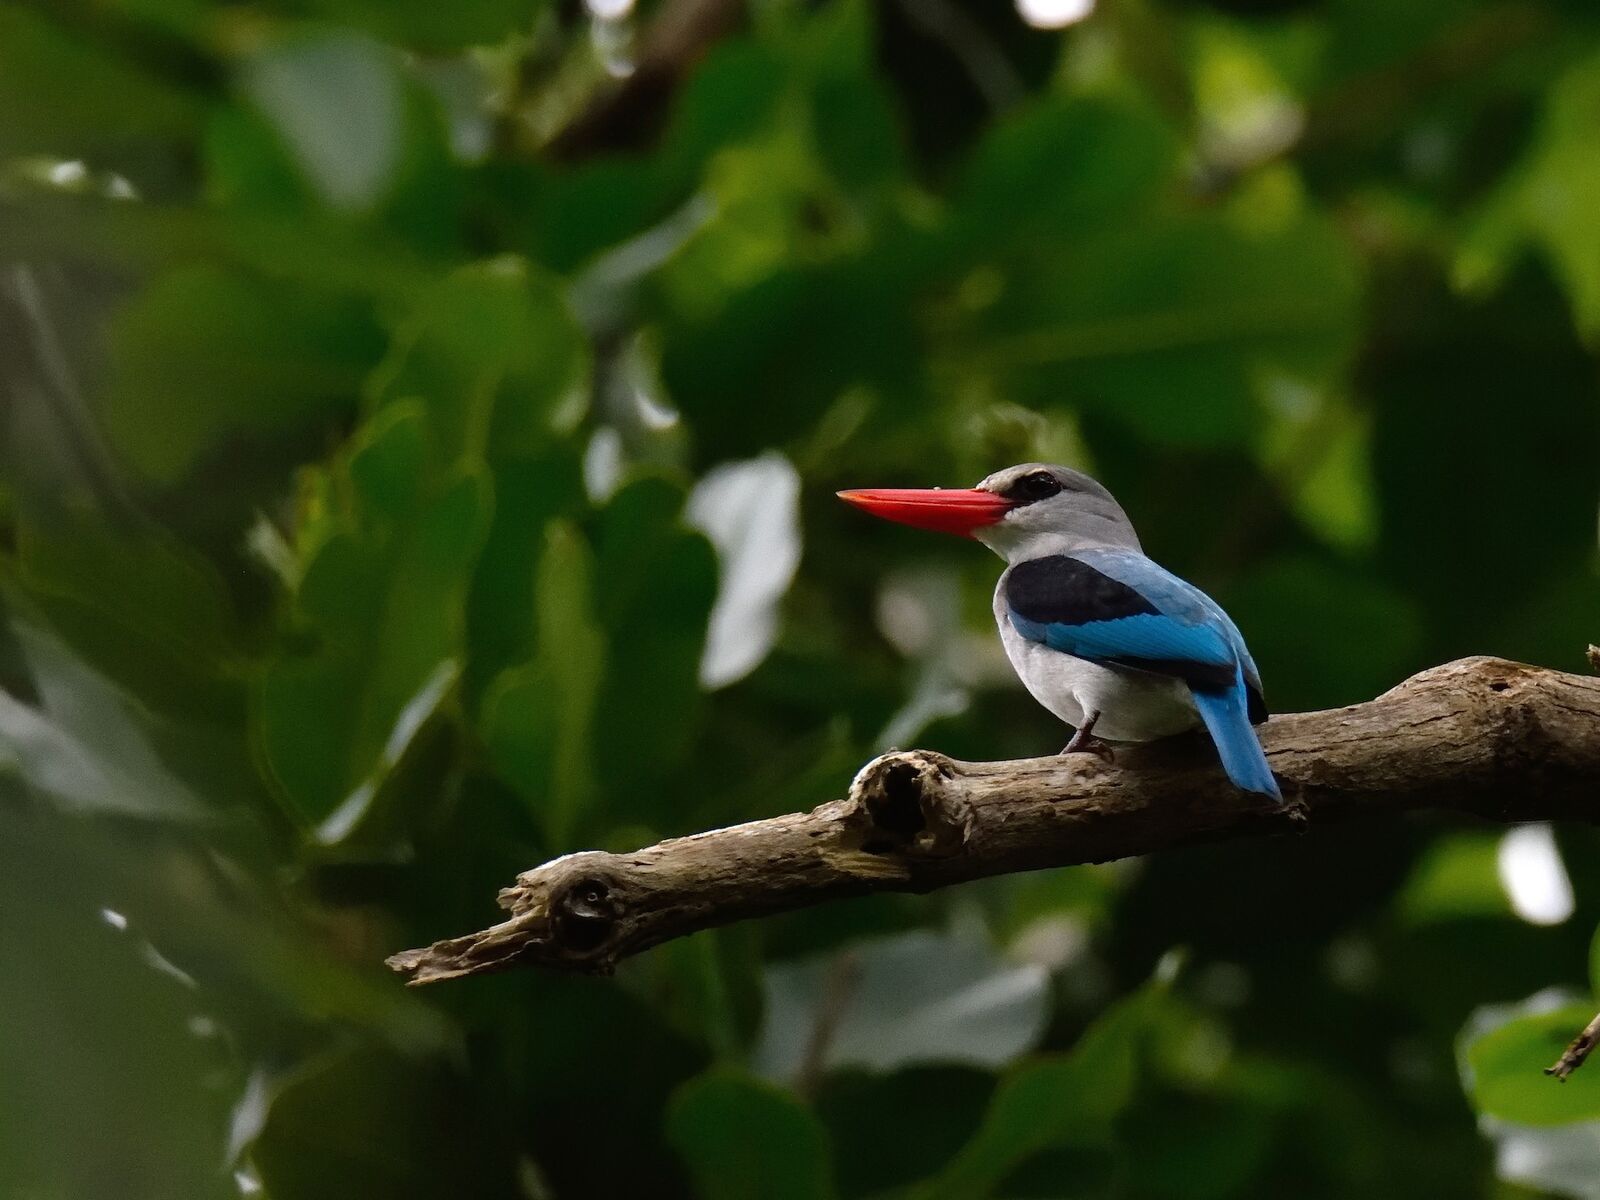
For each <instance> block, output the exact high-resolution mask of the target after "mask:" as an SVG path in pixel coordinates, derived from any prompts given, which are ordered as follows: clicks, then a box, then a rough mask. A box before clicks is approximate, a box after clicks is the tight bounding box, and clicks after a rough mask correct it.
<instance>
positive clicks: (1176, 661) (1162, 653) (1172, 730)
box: [838, 463, 1283, 803]
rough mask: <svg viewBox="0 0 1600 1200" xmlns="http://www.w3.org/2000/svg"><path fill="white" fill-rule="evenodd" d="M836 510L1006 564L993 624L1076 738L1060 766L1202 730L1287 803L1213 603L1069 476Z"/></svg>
mask: <svg viewBox="0 0 1600 1200" xmlns="http://www.w3.org/2000/svg"><path fill="white" fill-rule="evenodd" d="M838 495H839V498H840V499H842V500H844V501H846V502H847V503H849V504H852V505H854V506H855V507H856V508H859V509H862V510H863V511H865V512H868V513H871V514H872V515H874V516H877V517H881V518H884V519H886V520H890V521H897V522H899V523H901V524H905V525H912V526H916V527H918V528H921V529H930V530H935V531H938V532H942V533H953V534H958V535H961V536H964V537H971V538H974V539H976V540H977V541H979V542H982V543H983V544H984V545H986V546H988V547H989V548H990V549H991V550H993V551H994V552H995V553H996V554H998V555H999V556H1000V557H1001V558H1003V559H1005V560H1006V568H1005V570H1004V571H1003V572H1002V573H1001V575H1000V580H999V582H998V583H997V584H996V585H995V591H994V618H995V623H996V624H997V625H998V626H999V629H1000V639H1001V641H1002V642H1003V643H1004V645H1005V651H1006V657H1007V658H1008V659H1010V661H1011V666H1012V668H1013V669H1014V670H1015V671H1016V673H1017V675H1018V676H1019V677H1020V678H1021V680H1022V683H1023V686H1024V687H1026V688H1027V690H1028V691H1029V693H1031V694H1032V696H1033V698H1034V699H1035V700H1037V701H1038V702H1039V703H1040V704H1041V705H1043V706H1044V707H1045V708H1046V709H1048V710H1049V711H1050V712H1051V713H1053V714H1054V715H1055V716H1056V717H1058V718H1060V719H1061V720H1062V721H1063V722H1065V723H1066V724H1068V725H1070V726H1072V727H1073V730H1074V732H1073V734H1072V739H1071V741H1069V742H1068V743H1067V745H1066V746H1065V748H1063V750H1062V751H1061V753H1063V754H1072V753H1079V752H1091V753H1096V754H1099V755H1100V756H1102V757H1104V758H1111V757H1113V755H1114V752H1113V751H1112V749H1111V747H1110V746H1108V745H1106V743H1107V742H1148V741H1154V740H1156V739H1158V738H1163V737H1168V736H1171V735H1173V734H1177V733H1182V732H1184V731H1186V730H1190V729H1194V728H1197V727H1201V726H1203V727H1204V728H1205V730H1206V731H1207V732H1208V733H1209V734H1210V735H1211V740H1212V742H1213V743H1214V744H1215V745H1216V748H1217V753H1218V757H1219V758H1220V759H1221V762H1222V768H1223V770H1224V771H1225V772H1226V773H1227V776H1228V778H1229V779H1230V780H1232V781H1233V783H1234V785H1235V786H1236V787H1238V788H1240V789H1242V790H1243V791H1246V792H1257V793H1261V794H1263V795H1266V796H1269V797H1271V798H1272V799H1274V800H1276V801H1278V802H1279V803H1282V801H1283V793H1282V791H1281V790H1280V788H1279V786H1278V782H1277V780H1276V779H1274V778H1273V775H1272V768H1271V767H1270V766H1269V765H1268V764H1267V758H1266V754H1265V753H1264V752H1263V751H1262V749H1261V742H1260V739H1258V738H1257V737H1256V732H1255V729H1254V726H1255V725H1257V724H1260V723H1261V722H1263V721H1265V720H1266V719H1267V707H1266V702H1265V699H1264V698H1263V695H1262V690H1261V675H1260V672H1258V671H1257V670H1256V664H1255V661H1254V660H1253V659H1252V658H1251V657H1250V651H1249V650H1248V649H1247V648H1246V646H1245V643H1244V637H1243V635H1241V634H1240V632H1239V629H1238V627H1237V626H1236V625H1235V624H1234V623H1233V621H1232V620H1231V619H1230V618H1229V617H1228V614H1227V613H1225V612H1224V611H1223V610H1222V607H1221V605H1219V604H1218V603H1217V602H1216V601H1215V600H1213V599H1211V597H1210V596H1208V595H1206V594H1205V593H1204V592H1202V591H1201V590H1200V589H1199V588H1197V587H1195V586H1194V584H1192V583H1189V582H1187V581H1186V580H1184V579H1180V578H1179V577H1178V576H1176V575H1174V574H1173V573H1172V572H1171V571H1168V570H1167V569H1166V568H1165V567H1162V566H1160V565H1159V564H1157V563H1156V562H1155V561H1153V560H1152V559H1150V558H1148V557H1146V555H1145V553H1144V549H1143V547H1142V546H1141V545H1140V544H1139V536H1138V534H1137V533H1135V532H1134V528H1133V522H1132V521H1130V520H1129V519H1128V515H1127V513H1125V512H1124V511H1123V509H1122V506H1121V505H1120V504H1118V503H1117V501H1116V500H1115V499H1114V498H1113V497H1112V495H1111V493H1110V492H1109V491H1107V490H1106V489H1105V487H1103V486H1102V485H1101V484H1100V483H1098V482H1097V481H1096V480H1094V479H1092V478H1091V477H1090V476H1088V475H1086V474H1084V473H1083V472H1082V471H1078V470H1074V469H1073V468H1071V467H1063V466H1056V465H1053V464H1051V463H1023V464H1021V465H1020V466H1015V467H1007V468H1005V469H1004V470H1002V471H996V472H995V473H994V474H993V475H990V476H989V477H988V478H987V479H985V480H983V481H982V482H981V483H979V484H978V485H977V486H976V487H974V488H862V489H854V490H850V491H843V492H839V493H838Z"/></svg>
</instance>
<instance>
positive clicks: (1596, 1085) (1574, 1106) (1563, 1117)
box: [1462, 1001, 1600, 1125]
mask: <svg viewBox="0 0 1600 1200" xmlns="http://www.w3.org/2000/svg"><path fill="white" fill-rule="evenodd" d="M1593 1018H1594V1007H1593V1005H1592V1004H1590V1003H1589V1002H1588V1001H1583V1002H1581V1003H1573V1004H1564V1005H1561V1006H1559V1007H1557V1008H1554V1009H1545V1010H1543V1011H1535V1012H1530V1013H1527V1014H1525V1015H1521V1016H1515V1017H1513V1018H1512V1019H1511V1020H1509V1021H1506V1022H1505V1023H1504V1024H1502V1025H1500V1026H1498V1027H1497V1028H1494V1029H1491V1030H1490V1031H1489V1032H1487V1033H1484V1034H1482V1035H1480V1036H1478V1037H1476V1038H1474V1039H1473V1040H1471V1041H1469V1042H1467V1043H1466V1045H1465V1046H1464V1047H1463V1048H1462V1054H1463V1058H1464V1061H1465V1062H1466V1065H1467V1068H1468V1070H1469V1072H1470V1074H1469V1077H1468V1085H1469V1086H1468V1091H1469V1092H1470V1094H1471V1096H1472V1102H1473V1105H1474V1106H1475V1107H1476V1108H1477V1109H1478V1111H1479V1112H1481V1113H1483V1114H1485V1115H1486V1116H1491V1117H1499V1118H1500V1119H1502V1120H1505V1121H1515V1122H1517V1123H1518V1124H1521V1125H1561V1124H1565V1123H1567V1122H1571V1121H1593V1120H1597V1119H1600V1074H1596V1075H1590V1074H1589V1073H1588V1072H1587V1071H1584V1070H1580V1071H1574V1072H1573V1073H1572V1075H1571V1076H1569V1077H1568V1079H1567V1081H1566V1082H1565V1083H1558V1082H1557V1081H1556V1080H1554V1079H1552V1078H1551V1077H1550V1076H1548V1075H1546V1074H1545V1073H1544V1069H1545V1068H1546V1067H1548V1066H1550V1065H1551V1064H1552V1063H1554V1062H1555V1061H1556V1059H1558V1058H1559V1057H1560V1056H1561V1052H1562V1051H1563V1050H1565V1049H1566V1047H1567V1043H1568V1042H1570V1041H1571V1040H1572V1039H1573V1038H1574V1037H1576V1036H1577V1034H1578V1031H1579V1030H1581V1029H1582V1028H1583V1027H1584V1026H1585V1025H1587V1024H1588V1023H1589V1022H1590V1021H1591V1020H1592V1019H1593Z"/></svg>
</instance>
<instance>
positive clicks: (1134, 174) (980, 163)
mask: <svg viewBox="0 0 1600 1200" xmlns="http://www.w3.org/2000/svg"><path fill="white" fill-rule="evenodd" d="M1177 152H1178V146H1177V142H1176V140H1175V139H1174V137H1173V135H1172V132H1171V130H1169V129H1168V128H1167V126H1166V124H1165V123H1164V122H1163V121H1162V120H1161V118H1160V117H1159V115H1158V114H1157V113H1156V112H1154V111H1153V110H1152V109H1149V108H1147V107H1145V106H1143V105H1141V104H1137V103H1130V102H1128V101H1113V100H1109V99H1100V98H1081V97H1064V96H1047V97H1044V98H1042V99H1041V100H1039V101H1036V102H1035V103H1033V104H1031V105H1028V106H1026V107H1024V108H1021V109H1018V110H1016V111H1014V112H1012V113H1010V114H1008V115H1007V116H1006V119H1005V120H1004V121H1002V122H1000V123H999V124H997V125H995V126H994V127H993V128H992V129H991V130H990V131H989V132H988V135H987V136H986V137H985V138H984V140H983V141H982V142H981V143H979V145H978V146H977V148H976V149H975V150H974V151H973V153H972V157H971V159H970V160H969V161H968V163H967V166H966V169H965V171H964V173H963V176H962V180H961V186H960V188H959V189H958V190H957V192H956V195H955V197H954V209H955V212H954V219H955V221H956V223H957V225H958V227H959V228H960V230H961V231H962V235H963V236H964V237H966V238H968V239H970V240H972V241H974V242H975V243H978V244H992V242H993V241H994V240H995V239H996V238H1005V239H1010V238H1015V239H1018V240H1023V239H1027V238H1030V237H1032V236H1035V235H1037V234H1040V233H1044V234H1054V235H1057V236H1059V235H1060V234H1061V232H1062V231H1063V230H1077V229H1090V228H1093V227H1094V226H1095V225H1097V224H1101V223H1103V222H1105V221H1108V220H1112V221H1125V220H1127V219H1128V218H1129V216H1130V214H1131V213H1132V212H1136V211H1138V210H1139V209H1140V208H1141V207H1144V206H1147V205H1148V204H1149V203H1150V202H1151V201H1153V200H1154V199H1155V198H1156V196H1157V195H1158V194H1159V191H1160V189H1161V187H1162V185H1163V184H1165V183H1166V182H1168V180H1169V179H1170V177H1171V175H1172V174H1173V172H1174V170H1175V166H1176V160H1177ZM1022 201H1025V203H1022Z"/></svg>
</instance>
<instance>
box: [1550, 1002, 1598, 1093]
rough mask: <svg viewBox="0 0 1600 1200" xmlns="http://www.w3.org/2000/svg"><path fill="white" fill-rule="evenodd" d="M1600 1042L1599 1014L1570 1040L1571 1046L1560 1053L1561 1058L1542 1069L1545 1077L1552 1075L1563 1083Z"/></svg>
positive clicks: (1586, 1059) (1585, 1060)
mask: <svg viewBox="0 0 1600 1200" xmlns="http://www.w3.org/2000/svg"><path fill="white" fill-rule="evenodd" d="M1597 1041H1600V1014H1596V1015H1595V1018H1594V1020H1592V1021H1590V1022H1589V1023H1588V1024H1587V1025H1585V1026H1584V1027H1583V1032H1582V1033H1580V1034H1579V1035H1578V1036H1577V1037H1575V1038H1573V1039H1572V1042H1571V1044H1570V1045H1569V1046H1568V1047H1567V1048H1566V1049H1565V1050H1563V1051H1562V1052H1561V1057H1560V1058H1558V1059H1556V1061H1555V1065H1554V1066H1549V1067H1546V1068H1545V1069H1544V1073H1545V1074H1546V1075H1554V1076H1555V1077H1556V1079H1558V1080H1559V1081H1560V1082H1562V1083H1565V1082H1566V1081H1567V1076H1568V1075H1571V1074H1572V1073H1573V1072H1574V1071H1576V1070H1577V1069H1578V1068H1579V1067H1581V1066H1583V1064H1584V1063H1585V1062H1587V1061H1588V1058H1589V1053H1590V1051H1592V1050H1593V1049H1594V1047H1595V1043H1596V1042H1597Z"/></svg>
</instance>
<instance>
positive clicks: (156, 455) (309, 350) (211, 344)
mask: <svg viewBox="0 0 1600 1200" xmlns="http://www.w3.org/2000/svg"><path fill="white" fill-rule="evenodd" d="M110 337H111V346H110V357H111V375H110V379H109V381H108V383H107V385H106V387H105V389H104V391H103V392H102V394H101V396H100V397H99V407H100V411H101V414H102V417H103V419H104V421H105V425H106V430H107V432H108V434H109V435H110V438H111V440H112V443H113V444H114V446H115V447H116V449H117V450H118V451H119V452H120V453H121V455H122V456H123V458H124V459H125V460H126V461H127V462H129V463H130V464H131V465H132V466H133V467H134V468H136V469H137V470H138V471H140V472H141V473H142V474H144V475H146V476H148V477H150V478H151V479H154V480H157V481H160V482H164V483H170V482H173V481H175V480H177V479H178V478H179V477H181V476H182V475H183V474H185V473H186V472H187V471H188V470H189V469H190V468H191V467H192V466H193V465H194V463H195V461H196V460H197V459H199V458H201V457H202V456H203V455H205V454H207V453H212V452H215V451H216V450H218V449H219V447H220V445H221V443H222V442H223V441H224V440H225V439H227V438H230V437H248V436H251V435H257V434H260V433H262V432H276V431H279V430H283V429H289V428H293V427H295V426H296V425H298V424H301V423H303V422H305V421H306V420H308V419H309V418H311V417H314V416H323V415H328V414H333V413H336V412H339V411H341V410H349V409H350V408H351V407H353V405H354V401H355V397H356V396H357V394H358V392H359V389H360V385H361V380H362V378H363V377H364V376H365V375H366V374H367V372H368V371H370V370H371V369H372V366H373V365H374V364H375V363H376V362H377V361H378V357H379V354H380V353H381V344H380V342H379V337H378V330H377V327H376V325H375V323H374V322H373V320H372V317H371V315H370V313H369V312H368V310H367V309H366V307H365V306H364V305H362V304H361V303H359V302H358V301H355V300H353V299H350V298H347V297H341V296H337V295H333V294H330V293H328V292H319V291H317V290H314V289H311V288H308V287H306V286H305V285H304V284H287V283H283V282H281V281H276V280H270V279H265V278H261V277H258V276H253V275H250V274H247V273H245V272H243V271H240V270H237V269H232V270H229V269H224V268H222V267H217V266H191V267H182V268H179V269H177V270H175V271H172V272H170V273H168V274H165V275H162V276H160V277H158V278H157V279H156V280H155V281H154V282H152V283H151V284H150V286H149V287H147V288H146V289H145V290H144V291H143V292H141V293H140V294H139V295H138V296H137V297H136V298H135V299H134V301H133V302H132V303H131V304H130V305H128V307H126V308H125V309H123V310H122V311H121V312H120V313H119V314H117V316H116V318H115V320H114V322H113V323H112V326H111V333H110Z"/></svg>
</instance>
